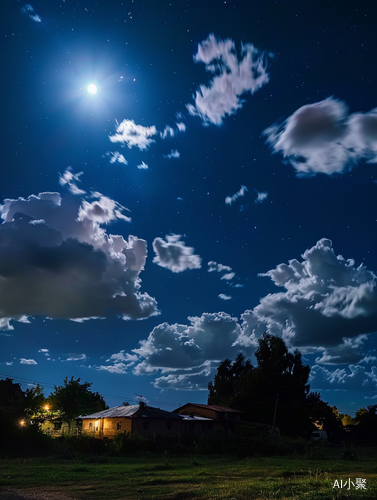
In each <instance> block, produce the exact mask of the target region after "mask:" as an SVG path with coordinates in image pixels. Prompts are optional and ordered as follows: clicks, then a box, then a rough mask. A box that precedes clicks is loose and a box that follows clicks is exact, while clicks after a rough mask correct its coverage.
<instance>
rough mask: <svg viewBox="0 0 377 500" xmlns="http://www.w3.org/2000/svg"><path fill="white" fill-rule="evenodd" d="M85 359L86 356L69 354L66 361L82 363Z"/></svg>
mask: <svg viewBox="0 0 377 500" xmlns="http://www.w3.org/2000/svg"><path fill="white" fill-rule="evenodd" d="M86 359H87V356H86V354H77V353H70V354H68V358H67V359H66V361H84V360H86Z"/></svg>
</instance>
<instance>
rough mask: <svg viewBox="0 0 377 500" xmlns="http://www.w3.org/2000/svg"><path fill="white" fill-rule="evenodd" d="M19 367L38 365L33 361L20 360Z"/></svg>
mask: <svg viewBox="0 0 377 500" xmlns="http://www.w3.org/2000/svg"><path fill="white" fill-rule="evenodd" d="M20 364H21V365H37V364H38V363H37V362H36V361H35V360H34V359H26V358H20Z"/></svg>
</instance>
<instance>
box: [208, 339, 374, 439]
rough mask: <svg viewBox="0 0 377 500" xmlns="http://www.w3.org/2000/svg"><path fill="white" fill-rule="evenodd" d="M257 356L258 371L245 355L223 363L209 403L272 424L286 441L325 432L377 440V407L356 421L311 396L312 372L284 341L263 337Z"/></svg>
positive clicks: (364, 410)
mask: <svg viewBox="0 0 377 500" xmlns="http://www.w3.org/2000/svg"><path fill="white" fill-rule="evenodd" d="M255 357H256V360H257V365H256V366H253V364H252V363H251V361H250V360H248V359H246V358H245V356H244V355H243V354H242V353H240V354H238V356H237V357H236V359H235V361H233V362H232V361H231V360H229V359H225V360H224V361H222V362H221V363H220V364H219V366H218V368H217V371H216V374H215V376H214V380H213V381H211V382H210V383H209V384H208V391H209V393H208V404H212V405H220V406H228V407H230V408H234V409H237V410H241V411H243V412H244V416H245V418H246V419H247V420H249V421H250V422H255V423H264V424H268V425H274V426H276V427H278V428H279V429H280V431H281V432H282V433H284V434H285V435H288V436H302V437H309V436H310V435H311V432H312V431H313V430H316V429H318V428H322V429H324V430H326V432H327V433H328V435H329V436H330V437H332V438H334V439H339V438H340V437H342V436H344V431H345V430H347V431H350V432H352V434H353V436H354V437H360V438H363V439H377V425H376V424H377V405H371V406H368V407H367V408H361V409H359V410H358V411H357V412H356V416H355V418H352V417H351V416H349V415H346V414H340V413H339V411H338V409H337V408H336V407H335V406H333V407H331V406H330V405H329V404H328V403H327V402H325V401H323V399H322V397H321V394H320V393H319V392H310V387H309V384H308V380H309V375H310V367H309V366H308V365H304V364H303V362H302V355H301V353H300V352H299V351H298V350H295V351H294V352H293V353H291V352H289V351H288V349H287V346H286V345H285V343H284V341H283V340H282V339H281V338H280V337H276V336H274V335H270V334H267V333H266V334H264V335H262V336H261V337H260V338H259V340H258V348H257V350H256V352H255ZM355 424H356V425H355ZM351 426H354V427H352V428H351ZM356 427H357V428H356Z"/></svg>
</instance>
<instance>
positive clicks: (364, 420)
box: [354, 405, 377, 440]
mask: <svg viewBox="0 0 377 500" xmlns="http://www.w3.org/2000/svg"><path fill="white" fill-rule="evenodd" d="M354 422H355V424H356V426H355V429H354V431H355V435H356V437H359V438H361V439H369V440H370V439H373V440H376V439H377V405H370V406H367V407H366V408H360V409H359V410H357V412H356V415H355V418H354Z"/></svg>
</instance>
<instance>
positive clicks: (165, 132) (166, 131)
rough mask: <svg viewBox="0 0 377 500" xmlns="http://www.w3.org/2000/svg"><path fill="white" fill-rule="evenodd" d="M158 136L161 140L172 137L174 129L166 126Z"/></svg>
mask: <svg viewBox="0 0 377 500" xmlns="http://www.w3.org/2000/svg"><path fill="white" fill-rule="evenodd" d="M160 136H161V138H162V139H166V138H167V137H174V129H172V127H170V126H169V125H166V127H165V128H164V130H163V132H160Z"/></svg>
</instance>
